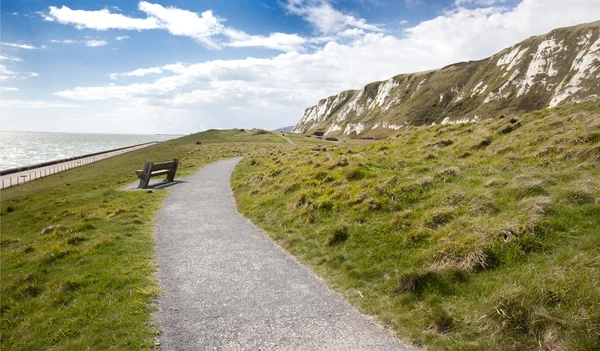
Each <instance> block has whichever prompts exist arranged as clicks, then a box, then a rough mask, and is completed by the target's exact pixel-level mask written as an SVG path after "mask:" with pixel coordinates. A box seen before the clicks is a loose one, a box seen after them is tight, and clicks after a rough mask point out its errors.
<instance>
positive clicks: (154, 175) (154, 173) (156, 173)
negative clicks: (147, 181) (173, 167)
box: [150, 169, 171, 177]
mask: <svg viewBox="0 0 600 351" xmlns="http://www.w3.org/2000/svg"><path fill="white" fill-rule="evenodd" d="M169 173H171V171H170V170H168V169H166V170H164V171H156V172H152V173H150V176H151V177H156V176H159V175H163V174H169Z"/></svg>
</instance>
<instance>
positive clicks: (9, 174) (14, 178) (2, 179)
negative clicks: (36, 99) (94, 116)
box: [0, 141, 159, 189]
mask: <svg viewBox="0 0 600 351" xmlns="http://www.w3.org/2000/svg"><path fill="white" fill-rule="evenodd" d="M158 143H159V142H158V141H151V142H147V143H143V144H137V145H132V146H126V147H122V148H117V149H112V150H107V151H100V152H95V153H91V154H86V155H81V156H75V157H69V158H65V159H60V160H54V161H48V162H43V163H38V164H35V165H30V166H23V167H18V168H11V169H6V170H2V171H0V189H7V188H11V187H13V186H17V185H21V184H23V183H26V182H30V181H32V180H35V179H39V178H44V177H47V176H49V175H53V174H56V173H60V172H63V171H66V170H69V169H72V168H77V167H81V166H85V165H88V164H90V163H94V162H97V161H100V160H104V159H107V158H110V157H114V156H117V155H121V154H124V153H127V152H131V151H135V150H139V149H143V148H146V147H148V146H152V145H156V144H158Z"/></svg>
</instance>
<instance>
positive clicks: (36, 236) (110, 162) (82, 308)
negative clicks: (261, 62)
mask: <svg viewBox="0 0 600 351" xmlns="http://www.w3.org/2000/svg"><path fill="white" fill-rule="evenodd" d="M197 141H200V142H201V145H196V142H197ZM286 147H288V144H287V143H286V142H285V140H283V139H282V138H280V137H278V136H275V135H271V134H267V135H257V136H253V135H251V134H249V133H246V132H244V131H235V130H234V131H208V132H205V133H200V134H195V135H191V136H187V137H184V138H180V139H176V140H172V141H168V142H164V143H161V144H159V145H156V146H152V147H149V148H146V149H142V150H139V151H134V152H131V153H127V154H124V155H122V156H118V157H114V158H110V159H107V160H104V161H100V162H97V163H94V164H91V165H88V166H84V167H81V168H77V169H72V170H69V171H66V172H62V173H59V174H56V175H54V176H50V177H47V178H43V179H40V180H35V181H33V182H29V183H26V184H24V185H21V186H18V187H15V188H11V189H7V190H2V203H1V211H2V212H1V233H2V236H1V241H0V250H1V251H0V252H1V262H0V264H1V267H2V275H1V291H0V293H1V296H2V299H1V303H0V312H1V334H0V335H1V340H0V342H1V347H2V349H3V350H4V349H6V350H9V349H14V350H50V349H52V350H85V349H94V350H109V349H119V350H138V349H153V348H154V345H155V340H154V337H155V335H156V334H157V330H156V328H155V327H154V326H153V325H152V324H151V319H150V313H151V311H152V308H153V301H154V298H155V297H156V296H157V294H159V290H158V286H157V283H156V281H155V278H154V277H155V271H156V264H155V262H154V250H153V245H154V237H153V232H152V227H153V223H154V217H155V215H156V214H157V211H158V210H159V208H160V206H161V204H162V202H163V200H164V199H165V197H166V196H167V195H168V193H169V191H134V192H125V191H122V190H120V189H122V188H123V187H125V186H126V185H128V184H130V183H132V182H136V181H137V177H136V176H135V175H134V174H133V172H134V171H135V170H136V169H141V168H142V167H143V165H144V162H146V161H147V160H149V159H151V160H153V161H164V160H170V159H172V158H173V157H179V158H180V162H181V164H180V169H179V171H178V177H182V176H186V175H189V174H191V173H193V172H194V171H196V170H197V169H198V168H199V167H201V166H202V165H204V164H207V163H210V162H213V161H215V160H218V159H222V158H227V157H234V156H240V155H249V154H252V155H260V154H261V153H270V152H273V150H282V149H283V148H286Z"/></svg>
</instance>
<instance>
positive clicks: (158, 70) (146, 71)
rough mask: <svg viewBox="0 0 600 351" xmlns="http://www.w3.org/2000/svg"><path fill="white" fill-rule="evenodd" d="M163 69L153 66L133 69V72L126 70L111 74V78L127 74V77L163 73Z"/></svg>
mask: <svg viewBox="0 0 600 351" xmlns="http://www.w3.org/2000/svg"><path fill="white" fill-rule="evenodd" d="M162 72H163V71H162V69H161V68H160V67H152V68H138V69H136V70H133V71H131V72H125V73H111V74H110V79H117V77H119V76H126V77H142V76H147V75H150V74H161V73H162Z"/></svg>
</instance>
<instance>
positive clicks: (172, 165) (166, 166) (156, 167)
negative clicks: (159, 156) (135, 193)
mask: <svg viewBox="0 0 600 351" xmlns="http://www.w3.org/2000/svg"><path fill="white" fill-rule="evenodd" d="M174 168H175V162H162V163H155V164H153V165H152V168H151V170H152V171H159V170H163V169H174Z"/></svg>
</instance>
